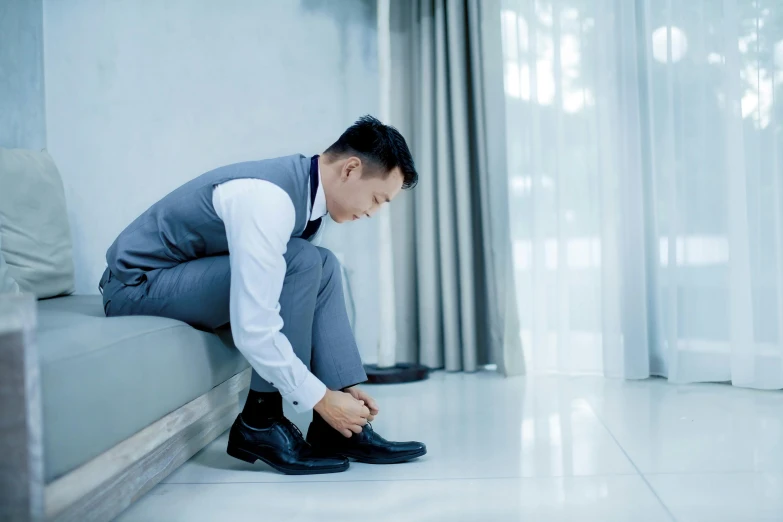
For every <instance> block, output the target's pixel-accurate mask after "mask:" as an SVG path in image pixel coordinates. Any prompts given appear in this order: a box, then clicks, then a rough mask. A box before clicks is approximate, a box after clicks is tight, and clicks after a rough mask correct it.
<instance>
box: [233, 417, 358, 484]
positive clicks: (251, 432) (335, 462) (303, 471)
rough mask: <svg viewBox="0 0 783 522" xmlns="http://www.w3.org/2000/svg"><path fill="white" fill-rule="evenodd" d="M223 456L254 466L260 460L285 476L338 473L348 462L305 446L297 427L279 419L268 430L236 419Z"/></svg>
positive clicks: (284, 419)
mask: <svg viewBox="0 0 783 522" xmlns="http://www.w3.org/2000/svg"><path fill="white" fill-rule="evenodd" d="M226 453H228V454H229V455H231V456H232V457H234V458H237V459H239V460H244V461H245V462H249V463H251V464H252V463H254V462H255V461H256V460H258V459H261V460H263V461H264V462H266V463H267V464H269V465H270V466H272V467H273V468H275V469H276V470H277V471H279V472H281V473H285V474H287V475H315V474H318V473H339V472H341V471H345V470H347V469H348V465H349V464H348V459H346V458H345V457H341V456H339V455H335V454H333V453H332V454H329V453H323V452H320V451H317V450H315V449H314V448H312V447H311V446H310V444H308V443H307V442H306V441H305V439H304V437H303V436H302V432H301V431H299V428H297V427H296V425H295V424H294V423H293V422H291V421H290V420H288V419H286V418H285V417H281V418H280V419H279V420H275V421H273V422H272V424H271V425H270V426H269V427H266V428H253V427H251V426H248V425H247V424H245V422H244V421H243V420H242V415H239V416H237V419H236V420H235V421H234V425H233V426H231V431H230V432H229V435H228V447H227V448H226Z"/></svg>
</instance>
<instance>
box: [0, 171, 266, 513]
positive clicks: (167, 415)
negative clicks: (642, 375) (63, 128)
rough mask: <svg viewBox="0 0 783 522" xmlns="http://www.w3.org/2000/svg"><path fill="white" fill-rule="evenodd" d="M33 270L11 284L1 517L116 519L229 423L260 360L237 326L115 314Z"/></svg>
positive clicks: (2, 370)
mask: <svg viewBox="0 0 783 522" xmlns="http://www.w3.org/2000/svg"><path fill="white" fill-rule="evenodd" d="M0 166H2V165H0ZM0 174H1V173H0ZM0 203H2V201H0ZM2 211H3V208H0V217H2V216H3V215H6V219H7V214H8V212H6V213H5V214H3V212H2ZM66 222H67V220H66ZM6 225H8V223H6ZM2 230H4V229H3V228H2V227H0V231H2ZM6 230H7V229H6ZM0 246H4V245H2V244H0ZM2 253H3V252H2V250H0V258H2ZM8 265H9V267H10V270H11V272H12V273H11V275H14V272H13V269H14V266H13V264H12V262H11V261H10V260H9V263H8ZM17 273H21V272H17ZM24 277H25V276H24V274H22V276H19V277H18V279H20V283H19V285H18V286H19V287H20V288H21V289H20V290H16V291H7V292H6V293H2V287H0V410H1V411H2V412H3V420H2V422H0V448H2V449H3V451H4V452H5V454H4V455H3V457H4V458H2V459H0V520H73V521H79V522H83V521H88V520H94V521H100V520H111V519H112V518H114V517H115V516H116V515H117V514H119V513H120V512H121V511H122V510H123V509H125V508H126V507H127V506H128V505H129V504H130V503H131V502H133V501H134V500H135V499H137V498H138V497H140V496H141V495H142V494H143V493H145V492H146V491H148V490H149V489H150V488H151V487H152V486H154V485H155V484H156V483H157V482H159V481H160V480H161V479H163V478H164V477H165V476H166V475H168V474H169V473H170V472H171V471H173V470H174V469H176V467H178V466H179V465H181V464H182V463H183V462H185V461H186V460H187V459H188V458H190V457H191V456H192V455H193V454H194V453H196V452H197V451H198V450H200V449H201V448H203V447H204V446H205V445H206V444H208V443H209V442H211V441H212V440H214V439H215V438H216V437H217V436H218V435H220V434H221V433H222V432H223V431H225V430H226V429H228V427H229V426H230V424H231V422H232V421H233V419H234V417H235V416H236V414H237V412H238V410H239V402H238V396H239V394H240V393H242V392H243V391H244V390H245V389H246V388H247V387H248V385H249V382H250V369H249V366H248V364H247V362H246V361H245V359H244V358H243V357H242V356H241V354H240V353H239V352H238V351H237V349H236V348H235V347H234V346H233V343H232V340H231V335H230V331H229V330H228V329H226V330H224V331H220V332H217V333H211V332H203V331H199V330H197V329H195V328H192V327H191V326H188V325H187V324H185V323H182V322H180V321H175V320H171V319H165V318H160V317H143V316H134V317H116V318H107V317H105V315H104V312H103V304H102V298H101V296H100V295H79V296H74V295H69V296H64V297H54V298H47V299H40V300H37V299H36V298H35V297H36V296H35V295H33V294H32V293H29V290H28V293H25V290H26V288H25V286H26V283H25V281H23V279H24ZM33 286H34V285H33ZM7 456H8V458H5V457H7Z"/></svg>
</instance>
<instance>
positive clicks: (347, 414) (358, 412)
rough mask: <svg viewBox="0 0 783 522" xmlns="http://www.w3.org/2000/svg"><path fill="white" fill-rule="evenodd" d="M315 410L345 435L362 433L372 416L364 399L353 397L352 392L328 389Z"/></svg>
mask: <svg viewBox="0 0 783 522" xmlns="http://www.w3.org/2000/svg"><path fill="white" fill-rule="evenodd" d="M314 410H315V411H316V412H317V413H318V414H319V415H320V416H321V417H323V419H324V420H325V421H326V422H327V423H329V425H330V426H331V427H332V428H334V429H336V430H337V431H339V432H340V433H342V434H343V436H344V437H350V436H351V435H352V434H353V433H361V432H362V428H363V427H364V425H365V424H367V417H369V416H370V410H369V409H367V406H365V405H364V401H361V400H357V399H355V398H353V396H352V394H349V393H343V392H341V391H332V390H326V395H324V397H323V399H321V400H320V401H319V402H318V404H316V405H315V408H314Z"/></svg>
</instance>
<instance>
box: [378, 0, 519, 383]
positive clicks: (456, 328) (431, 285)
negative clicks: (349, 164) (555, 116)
mask: <svg viewBox="0 0 783 522" xmlns="http://www.w3.org/2000/svg"><path fill="white" fill-rule="evenodd" d="M489 4H493V5H494V13H495V16H493V17H491V18H490V19H489V20H490V21H489V22H487V23H489V24H490V29H492V30H494V31H493V32H492V34H491V35H489V37H490V38H496V39H497V41H496V42H494V43H493V42H488V43H486V44H485V43H483V41H484V39H485V34H486V33H487V31H486V28H485V27H484V26H483V25H482V22H483V21H485V20H487V19H486V18H485V17H484V15H485V13H486V12H487V11H486V10H487V9H488V8H491V6H489ZM488 6H489V7H488ZM499 12H500V10H499V3H497V2H487V3H486V5H482V2H479V1H475V0H474V1H468V0H405V1H398V2H392V11H391V32H392V71H393V73H392V74H393V76H395V88H394V89H393V95H392V111H391V112H392V119H391V121H390V123H391V124H393V125H396V126H397V127H399V128H400V130H401V131H402V132H403V133H404V134H405V135H406V136H409V141H410V145H411V149H412V152H413V155H414V158H415V160H416V164H417V169H418V171H419V173H420V177H421V180H420V183H419V185H418V187H417V188H416V189H415V190H414V191H413V192H412V194H409V195H406V198H405V200H404V201H403V203H402V204H400V205H398V206H396V208H393V209H392V223H393V229H394V230H393V236H394V249H395V265H396V266H395V280H396V281H397V282H398V289H399V291H398V295H397V306H398V310H399V312H400V313H398V335H397V338H398V342H399V350H398V359H400V360H403V361H415V362H420V363H422V364H424V365H426V366H429V367H432V368H445V369H446V370H449V371H459V370H464V371H475V370H477V369H478V368H479V367H480V366H482V365H486V364H497V365H498V368H499V370H500V371H501V372H503V373H504V374H507V375H514V374H519V373H522V371H523V369H524V368H523V357H522V349H521V345H520V342H519V329H518V327H517V326H516V323H517V320H518V319H517V312H516V307H515V297H516V296H515V294H514V293H513V292H506V291H505V289H507V288H508V287H510V286H513V284H512V283H511V281H512V280H511V278H512V277H513V272H512V271H511V253H510V236H509V227H508V214H507V204H508V202H507V198H506V193H505V190H504V187H505V186H507V178H506V168H505V164H504V161H503V160H504V158H505V153H504V150H503V149H502V144H504V143H505V141H504V138H503V136H504V134H503V128H502V126H503V125H504V117H505V114H504V110H503V104H502V96H503V92H502V85H503V83H502V82H503V80H502V78H503V70H502V61H501V45H500V40H499V28H500V22H499ZM487 46H489V47H490V48H492V50H493V51H494V52H492V53H487V52H486V51H487V49H485V47H487ZM487 57H488V59H487ZM411 64H412V66H411ZM492 64H494V67H493V66H492ZM488 85H489V86H490V87H489V89H490V90H492V91H493V92H492V94H494V95H496V97H497V98H498V99H499V100H500V101H501V103H500V104H498V103H494V104H492V103H489V104H488V103H487V101H486V98H487V95H488V92H487V86H488ZM488 125H492V126H493V128H489V127H488ZM491 140H497V141H498V142H500V144H501V149H500V150H498V148H497V146H496V145H495V144H493V143H490V141H491ZM498 153H499V155H498Z"/></svg>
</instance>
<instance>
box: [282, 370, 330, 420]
mask: <svg viewBox="0 0 783 522" xmlns="http://www.w3.org/2000/svg"><path fill="white" fill-rule="evenodd" d="M324 395H326V385H325V384H324V383H322V382H321V381H320V380H319V379H318V377H316V376H315V375H313V374H312V373H311V372H309V371H308V372H307V374H306V376H305V380H304V381H303V382H302V384H300V385H299V386H298V387H296V388H295V389H294V390H293V391H291V392H290V393H288V394H286V395H283V399H285V400H286V401H288V402H289V403H291V405H292V406H293V407H294V411H296V412H297V413H304V412H307V411H310V410H312V409H313V408H314V407H315V405H316V404H318V402H319V401H320V400H321V399H323V398H324Z"/></svg>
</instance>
